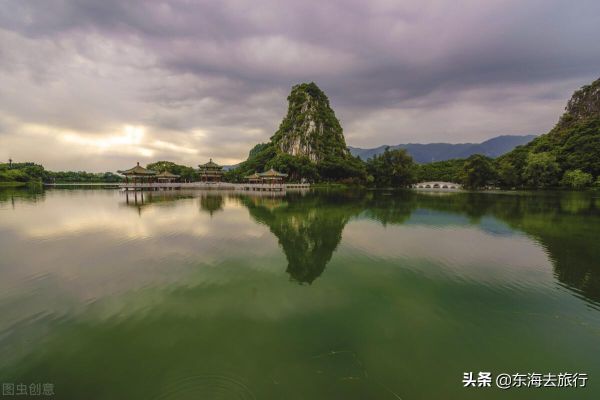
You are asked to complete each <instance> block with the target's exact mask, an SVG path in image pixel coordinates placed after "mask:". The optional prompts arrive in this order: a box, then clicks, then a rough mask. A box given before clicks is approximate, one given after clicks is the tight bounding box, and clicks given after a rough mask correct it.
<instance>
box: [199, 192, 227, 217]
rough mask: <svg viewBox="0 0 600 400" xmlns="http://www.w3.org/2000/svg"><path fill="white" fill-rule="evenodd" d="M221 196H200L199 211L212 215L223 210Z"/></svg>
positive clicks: (206, 194) (207, 194)
mask: <svg viewBox="0 0 600 400" xmlns="http://www.w3.org/2000/svg"><path fill="white" fill-rule="evenodd" d="M223 203H224V200H223V196H222V195H220V194H210V193H205V194H203V195H202V196H200V209H201V210H202V211H206V212H208V213H209V214H210V216H211V217H212V215H213V214H214V213H216V212H217V211H222V210H223Z"/></svg>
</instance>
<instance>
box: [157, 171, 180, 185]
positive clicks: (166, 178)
mask: <svg viewBox="0 0 600 400" xmlns="http://www.w3.org/2000/svg"><path fill="white" fill-rule="evenodd" d="M156 179H157V181H158V183H173V182H177V180H178V179H179V175H175V174H172V173H170V172H169V171H163V172H161V173H160V174H158V175H156Z"/></svg>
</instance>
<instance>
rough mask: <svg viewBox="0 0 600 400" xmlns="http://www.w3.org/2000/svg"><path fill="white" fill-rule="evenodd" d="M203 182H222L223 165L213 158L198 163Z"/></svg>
mask: <svg viewBox="0 0 600 400" xmlns="http://www.w3.org/2000/svg"><path fill="white" fill-rule="evenodd" d="M198 167H199V168H200V171H199V172H200V180H201V181H202V182H221V178H222V177H223V167H222V166H220V165H219V164H217V163H215V162H213V160H212V158H211V159H210V161H209V162H207V163H206V164H202V165H198Z"/></svg>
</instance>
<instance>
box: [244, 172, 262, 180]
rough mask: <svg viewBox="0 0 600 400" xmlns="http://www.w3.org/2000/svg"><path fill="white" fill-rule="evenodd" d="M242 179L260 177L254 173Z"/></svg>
mask: <svg viewBox="0 0 600 400" xmlns="http://www.w3.org/2000/svg"><path fill="white" fill-rule="evenodd" d="M244 178H245V179H259V178H260V175H259V174H257V173H256V172H255V173H253V174H252V175H248V176H245V177H244Z"/></svg>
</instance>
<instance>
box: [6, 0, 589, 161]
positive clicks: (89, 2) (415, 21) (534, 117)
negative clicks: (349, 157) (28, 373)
mask: <svg viewBox="0 0 600 400" xmlns="http://www.w3.org/2000/svg"><path fill="white" fill-rule="evenodd" d="M598 38H600V2H599V1H597V0H590V1H588V0H577V1H572V0H568V1H556V0H518V1H517V0H515V1H497V0H486V1H485V2H483V1H480V0H476V1H471V0H453V1H441V0H414V1H388V0H369V1H363V0H360V1H358V0H347V1H341V0H328V1H322V0H318V1H313V0H302V1H298V0H267V1H259V0H254V1H241V0H218V1H184V0H174V1H132V0H130V1H122V0H102V1H96V0H86V1H84V0H71V1H66V0H44V1H35V0H0V162H6V161H7V160H8V159H9V158H12V159H13V160H14V161H19V162H21V161H35V162H38V163H41V164H43V165H44V166H45V167H46V168H47V169H51V170H86V171H95V172H100V171H115V170H117V169H126V168H129V167H131V166H133V165H134V164H135V162H137V161H139V162H140V164H142V165H144V164H147V163H150V162H153V161H157V160H170V161H174V162H177V163H182V164H185V165H190V166H196V165H198V164H201V163H205V162H206V161H208V159H209V158H213V159H214V160H215V161H216V162H218V163H220V164H224V165H227V164H234V163H237V162H239V161H241V160H243V159H245V158H246V157H247V154H248V151H249V150H250V148H251V147H252V146H254V145H255V144H256V143H260V142H266V141H268V140H269V138H270V136H271V135H272V134H273V133H274V132H275V131H276V130H277V128H278V126H279V123H280V122H281V120H282V118H283V117H284V115H285V112H286V109H287V100H286V97H287V95H288V94H289V91H290V89H291V87H292V86H293V85H295V84H297V83H301V82H310V81H314V82H315V83H317V84H318V85H319V86H320V87H321V89H323V90H324V91H325V93H326V94H327V95H328V97H329V99H330V103H331V105H332V107H333V109H334V110H335V112H336V115H337V117H338V118H339V119H340V121H341V124H342V127H343V128H344V134H345V137H346V142H347V144H348V145H350V146H355V147H376V146H379V145H382V144H390V145H393V144H399V143H431V142H450V143H463V142H481V141H483V140H485V139H488V138H491V137H494V136H497V135H520V134H543V133H545V132H547V131H548V130H549V129H551V128H552V126H553V125H554V124H555V123H556V121H557V120H558V117H559V116H560V114H561V113H562V112H563V110H564V106H565V104H566V102H567V100H568V99H569V98H570V96H571V94H572V93H573V91H575V90H576V89H578V88H579V87H581V86H582V85H585V84H588V83H591V82H592V81H593V80H595V79H597V78H599V77H600V40H598Z"/></svg>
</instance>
